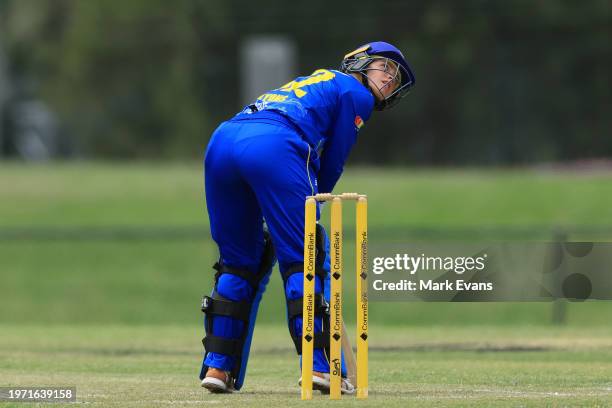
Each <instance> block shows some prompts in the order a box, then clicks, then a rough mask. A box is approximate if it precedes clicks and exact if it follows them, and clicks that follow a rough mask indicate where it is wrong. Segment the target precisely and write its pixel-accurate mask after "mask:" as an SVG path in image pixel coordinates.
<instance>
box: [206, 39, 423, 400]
mask: <svg viewBox="0 0 612 408" xmlns="http://www.w3.org/2000/svg"><path fill="white" fill-rule="evenodd" d="M414 83H415V77H414V74H413V72H412V69H411V67H410V66H409V64H408V62H407V61H406V59H405V58H404V56H403V55H402V53H401V52H400V50H398V49H397V48H396V47H394V46H393V45H391V44H388V43H386V42H382V41H377V42H371V43H368V44H365V45H363V46H361V47H359V48H357V49H356V50H354V51H352V52H350V53H348V54H347V55H346V56H345V57H344V59H343V60H342V64H341V67H340V70H328V69H319V70H317V71H315V72H314V73H313V74H312V75H310V76H306V77H299V78H296V79H295V80H293V81H291V82H289V83H287V84H285V85H283V86H281V87H279V88H277V89H274V90H271V91H269V92H266V93H264V94H263V95H261V96H259V97H258V98H257V100H256V101H255V102H254V103H253V104H251V105H248V106H246V107H245V108H244V109H243V110H242V111H241V112H240V113H238V114H237V115H236V116H234V117H233V118H231V119H230V120H228V121H226V122H223V123H222V124H221V125H220V126H219V127H218V128H217V129H216V130H215V131H214V133H213V135H212V138H211V139H210V142H209V144H208V148H207V150H206V156H205V160H204V178H205V190H206V203H207V207H208V215H209V219H210V229H211V234H212V237H213V239H214V240H215V242H216V243H217V245H218V247H219V253H220V257H219V261H218V263H216V264H215V265H214V268H215V269H216V274H215V281H214V289H213V290H212V293H211V295H210V296H205V297H204V298H203V300H202V311H203V312H204V313H205V318H204V328H205V331H206V337H205V338H204V340H203V343H204V348H205V354H204V361H203V363H202V369H201V371H200V379H201V380H202V382H201V384H202V386H203V387H205V388H207V389H208V390H210V391H211V392H232V391H234V390H239V389H240V388H241V387H242V385H243V382H244V378H245V373H246V366H247V361H248V357H249V350H250V345H251V338H252V335H253V328H254V325H255V319H256V316H257V310H258V306H259V302H260V300H261V297H262V295H263V293H264V291H265V288H266V285H267V283H268V281H269V278H270V273H271V270H272V267H273V266H274V264H275V263H276V260H278V263H279V269H280V274H281V276H282V279H283V283H284V289H285V297H286V302H287V308H286V316H287V323H288V326H289V334H290V336H291V338H292V340H293V342H294V345H295V347H296V350H297V354H298V355H301V336H302V295H303V294H302V291H303V263H304V259H303V257H304V202H305V198H306V196H309V195H314V194H317V193H331V192H332V190H333V189H334V186H335V184H336V182H337V181H338V179H339V178H340V176H341V174H342V171H343V168H344V163H345V161H346V160H347V157H348V155H349V152H350V151H351V148H352V146H353V145H354V144H355V142H356V141H357V138H358V135H359V132H360V131H361V129H362V128H363V126H364V124H365V123H366V122H367V121H368V119H369V118H370V115H371V114H372V111H374V110H376V111H383V110H386V109H388V108H390V107H392V106H394V105H395V104H396V103H397V102H399V100H400V99H401V98H402V97H404V96H405V95H406V94H407V93H408V91H409V89H410V88H411V87H412V86H413V85H414ZM319 215H320V213H319V208H317V219H318V218H319ZM264 222H265V225H264ZM316 242H317V249H316V274H315V275H316V278H315V297H316V299H315V302H314V304H315V312H314V314H315V339H314V348H315V349H314V361H313V379H312V380H313V388H314V389H318V390H320V391H322V392H329V310H328V303H329V284H330V283H329V282H330V280H329V279H330V278H329V270H330V265H329V256H328V253H329V241H328V239H327V235H326V233H325V231H324V229H323V227H322V226H321V225H317V237H316ZM279 344H280V342H279ZM341 371H342V377H343V381H342V392H343V393H345V394H351V393H353V392H354V386H353V384H351V383H350V382H349V381H348V379H347V374H346V367H345V364H344V358H343V359H342V364H341ZM300 381H301V379H300Z"/></svg>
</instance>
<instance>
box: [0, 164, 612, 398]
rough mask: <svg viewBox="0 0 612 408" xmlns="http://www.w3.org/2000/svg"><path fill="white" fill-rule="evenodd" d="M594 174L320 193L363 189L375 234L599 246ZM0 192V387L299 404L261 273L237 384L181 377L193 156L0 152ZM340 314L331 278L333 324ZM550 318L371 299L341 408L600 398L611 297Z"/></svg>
mask: <svg viewBox="0 0 612 408" xmlns="http://www.w3.org/2000/svg"><path fill="white" fill-rule="evenodd" d="M611 179H612V175H609V174H607V173H591V174H586V173H585V174H555V173H547V172H539V171H531V170H503V171H502V170H476V169H474V170H461V171H459V170H415V169H404V170H400V169H393V170H381V169H370V168H349V169H347V171H346V173H345V176H344V177H343V179H342V181H341V183H340V184H339V186H338V190H339V191H359V192H365V193H367V194H368V196H369V203H370V205H369V209H370V214H369V224H370V225H369V228H370V238H371V242H372V244H376V245H384V244H385V243H386V242H391V241H396V240H404V241H407V240H410V239H415V238H424V239H439V238H449V237H450V238H453V239H469V238H473V237H481V238H482V237H483V236H484V237H488V238H500V237H501V238H503V237H510V238H512V239H528V238H537V239H542V238H543V239H548V238H549V237H550V236H551V233H552V231H553V230H555V229H561V230H565V231H567V232H568V233H569V234H570V237H572V238H577V237H578V238H581V239H599V240H610V239H612V207H611V206H610V205H609V203H610V202H612V183H611V182H610V181H612V180H611ZM0 198H1V199H0V384H1V385H20V386H26V385H35V384H42V385H61V384H71V385H76V386H77V387H78V394H79V401H81V402H87V403H91V405H95V406H147V407H149V406H167V405H170V404H172V405H177V406H183V405H184V406H193V405H200V404H204V405H206V404H213V405H220V404H223V405H228V406H249V407H259V406H266V407H268V406H287V407H291V406H297V405H300V406H301V405H303V403H302V402H300V401H299V400H298V397H299V390H298V387H297V386H296V381H297V378H298V377H299V372H298V366H297V359H296V356H295V353H294V351H292V343H291V341H290V339H289V336H288V331H287V329H286V327H285V326H284V319H285V312H284V300H283V293H282V288H281V279H280V276H279V275H278V271H275V272H274V276H273V278H272V280H271V282H270V285H269V287H268V290H267V293H266V296H265V297H264V301H263V303H262V306H261V311H260V315H259V320H258V321H259V324H258V326H257V330H256V335H255V343H254V351H253V358H252V360H251V364H250V371H249V378H248V382H247V385H246V386H245V388H244V390H243V392H241V393H240V394H239V395H231V396H213V395H208V394H207V393H205V392H203V390H202V389H201V388H199V387H198V383H197V381H196V374H197V369H198V366H199V363H200V361H199V360H200V353H201V344H200V342H199V340H200V338H201V337H202V336H203V330H202V327H201V326H202V324H201V320H202V314H201V312H200V311H199V300H200V297H201V295H202V294H205V293H208V292H209V291H210V289H211V285H212V275H213V273H212V270H211V267H210V266H211V265H212V263H213V262H214V261H215V258H216V256H217V250H216V248H215V246H214V244H213V243H212V242H211V241H210V239H209V237H208V234H207V228H208V222H207V217H206V211H205V204H204V201H203V186H202V176H201V167H200V165H199V164H197V163H188V164H172V165H169V164H147V163H139V164H116V163H60V164H47V165H40V166H38V165H37V166H26V165H22V164H19V163H1V164H0ZM325 211H327V210H325ZM345 218H346V227H347V230H349V229H351V228H352V225H353V222H352V218H351V216H350V210H349V211H348V212H347V214H346V216H345ZM353 244H354V243H353V242H351V240H350V239H347V242H346V243H345V245H346V247H347V248H349V247H351V246H353ZM349 255H350V253H347V256H349ZM352 266H353V264H352V261H351V260H349V261H348V262H347V265H346V268H347V270H350V269H351V268H352ZM347 281H348V282H345V284H346V288H350V287H352V282H351V281H352V276H351V274H349V275H348V276H347ZM354 312H355V307H354V294H353V293H352V291H351V290H348V289H347V290H346V299H345V319H346V320H347V321H348V322H349V324H352V323H353V322H354V320H355V319H354V314H355V313H354ZM551 313H552V308H551V304H550V303H452V304H451V303H398V302H393V303H383V302H371V303H370V316H369V317H370V327H371V330H370V336H371V337H370V338H371V343H370V345H371V347H372V350H371V354H370V379H371V381H370V383H371V396H370V399H369V400H368V401H367V402H366V401H361V402H359V404H360V405H363V406H385V407H387V406H389V407H394V406H397V407H399V406H401V407H404V406H419V407H422V406H425V407H427V406H430V407H450V406H453V407H456V406H464V407H471V406H482V407H495V406H500V407H502V406H503V407H506V406H512V407H523V406H525V407H527V406H528V407H532V406H533V407H540V406H554V407H557V406H558V407H562V406H593V407H595V406H602V407H603V406H612V396H611V393H612V383H611V380H610V379H611V378H612V363H610V361H612V343H611V342H610V339H611V338H612V332H611V331H610V328H609V327H610V326H609V322H610V321H611V320H612V303H611V302H585V303H571V304H569V305H568V307H567V322H566V325H565V326H562V327H558V326H554V325H553V324H552V323H551ZM317 399H319V400H321V399H322V397H320V396H319V397H317ZM315 403H316V402H315ZM353 403H354V401H353V400H352V399H349V398H347V399H345V400H344V401H342V402H335V404H336V405H338V406H348V405H352V404H353ZM0 405H2V404H0ZM2 406H5V405H2ZM17 406H24V405H23V404H19V405H17Z"/></svg>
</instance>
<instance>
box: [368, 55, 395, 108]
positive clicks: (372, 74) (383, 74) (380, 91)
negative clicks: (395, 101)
mask: <svg viewBox="0 0 612 408" xmlns="http://www.w3.org/2000/svg"><path fill="white" fill-rule="evenodd" d="M366 74H367V76H368V81H369V82H370V88H372V90H373V91H374V96H375V97H376V98H377V99H378V100H383V99H385V98H386V97H388V96H389V95H391V94H392V93H393V92H394V91H395V90H396V89H397V88H398V87H399V86H400V82H401V77H400V73H399V72H398V70H397V64H395V62H393V61H391V60H388V59H386V58H380V59H375V60H374V61H372V62H371V63H370V65H368V68H367V72H366Z"/></svg>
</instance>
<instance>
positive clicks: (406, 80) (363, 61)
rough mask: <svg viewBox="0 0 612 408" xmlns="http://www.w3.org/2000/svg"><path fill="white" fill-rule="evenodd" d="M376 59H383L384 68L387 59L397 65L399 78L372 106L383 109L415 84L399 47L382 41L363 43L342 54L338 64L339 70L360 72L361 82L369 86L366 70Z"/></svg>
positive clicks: (394, 102) (398, 99) (395, 102)
mask: <svg viewBox="0 0 612 408" xmlns="http://www.w3.org/2000/svg"><path fill="white" fill-rule="evenodd" d="M377 59H384V60H385V69H386V67H387V64H388V63H389V61H392V62H393V63H395V66H396V67H397V70H396V71H395V75H398V76H399V79H400V85H399V86H398V87H397V89H396V90H395V91H394V92H393V93H391V94H390V95H389V96H387V97H386V98H385V99H384V100H382V101H379V100H377V101H376V103H375V105H374V108H375V109H376V110H384V109H389V108H390V107H392V106H394V105H396V104H397V103H398V102H399V101H400V99H401V98H403V97H404V96H406V94H408V91H409V90H410V88H412V87H413V86H414V84H415V77H414V72H413V71H412V69H411V68H410V65H409V64H408V61H406V58H404V55H403V54H402V52H401V51H400V50H399V49H397V48H396V47H394V46H393V45H391V44H389V43H386V42H384V41H375V42H371V43H368V44H364V45H362V46H361V47H359V48H357V49H356V50H354V51H351V52H349V53H348V54H346V55H345V56H344V59H343V60H342V64H341V65H340V71H342V72H346V73H351V72H355V73H359V74H361V75H362V80H363V84H364V85H365V86H366V87H368V88H370V86H369V83H368V80H367V78H368V70H371V69H372V68H370V67H369V66H370V64H371V63H372V62H373V61H375V60H377Z"/></svg>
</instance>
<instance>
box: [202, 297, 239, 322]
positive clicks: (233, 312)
mask: <svg viewBox="0 0 612 408" xmlns="http://www.w3.org/2000/svg"><path fill="white" fill-rule="evenodd" d="M202 312H204V313H206V314H211V315H215V316H227V317H233V318H234V319H239V320H242V321H244V322H248V321H249V314H250V312H251V302H234V301H231V300H227V299H219V298H212V297H210V296H204V297H202Z"/></svg>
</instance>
